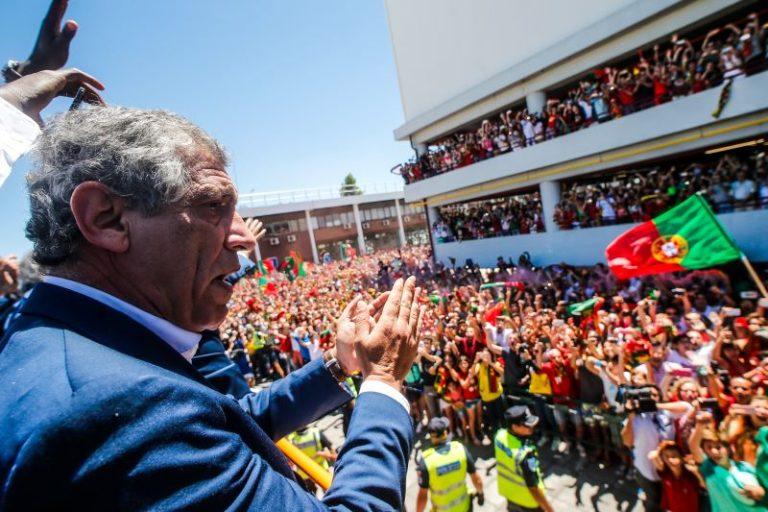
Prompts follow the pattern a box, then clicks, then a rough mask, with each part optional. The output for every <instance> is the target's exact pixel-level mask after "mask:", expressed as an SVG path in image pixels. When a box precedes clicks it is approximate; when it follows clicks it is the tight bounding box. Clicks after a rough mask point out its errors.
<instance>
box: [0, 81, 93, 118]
mask: <svg viewBox="0 0 768 512" xmlns="http://www.w3.org/2000/svg"><path fill="white" fill-rule="evenodd" d="M80 87H83V88H84V89H85V94H84V96H83V100H84V101H86V102H88V103H91V104H95V105H103V104H104V100H102V99H101V96H100V95H99V92H98V91H102V90H104V85H103V84H102V83H101V82H99V81H98V80H97V79H96V78H94V77H92V76H91V75H89V74H87V73H83V72H82V71H80V70H79V69H74V68H71V69H63V70H59V71H39V72H37V73H33V74H31V75H27V76H25V77H22V78H19V79H18V80H16V81H14V82H12V83H10V84H6V85H4V86H2V87H0V98H2V99H4V100H5V101H7V102H8V103H10V104H11V105H13V106H14V107H16V108H18V109H19V110H21V111H22V112H23V113H24V114H26V115H27V116H29V117H30V118H32V119H34V120H35V121H36V122H37V124H39V125H41V126H42V124H43V120H42V118H41V117H40V113H41V112H42V111H43V109H45V107H47V106H48V104H49V103H50V102H51V101H52V100H53V99H54V98H55V97H57V96H66V97H70V98H71V97H74V96H75V94H76V93H77V90H78V89H79V88H80Z"/></svg>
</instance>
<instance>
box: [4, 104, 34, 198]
mask: <svg viewBox="0 0 768 512" xmlns="http://www.w3.org/2000/svg"><path fill="white" fill-rule="evenodd" d="M39 134H40V127H39V126H37V123H36V122H34V121H33V120H32V119H31V118H29V117H27V116H26V115H25V114H24V113H22V112H21V110H19V109H17V108H16V107H14V106H13V105H11V104H10V103H8V102H7V101H5V100H4V99H2V98H0V185H2V184H3V182H4V181H5V179H6V178H7V177H8V176H9V175H10V174H11V167H13V164H14V162H16V160H18V159H19V157H21V155H23V154H24V153H26V152H27V151H29V148H31V147H32V144H34V142H35V139H37V136H38V135H39Z"/></svg>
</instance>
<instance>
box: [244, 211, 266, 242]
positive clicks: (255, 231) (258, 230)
mask: <svg viewBox="0 0 768 512" xmlns="http://www.w3.org/2000/svg"><path fill="white" fill-rule="evenodd" d="M263 226H264V224H263V223H262V222H261V221H260V220H259V219H257V218H256V217H251V218H250V219H248V220H246V221H245V227H246V228H247V229H248V231H250V232H251V234H252V235H253V238H254V239H255V240H256V241H257V242H258V241H259V240H261V239H262V238H264V235H266V234H267V230H266V229H264V227H263Z"/></svg>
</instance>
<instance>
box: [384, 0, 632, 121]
mask: <svg viewBox="0 0 768 512" xmlns="http://www.w3.org/2000/svg"><path fill="white" fill-rule="evenodd" d="M634 2H635V0H579V1H578V2H573V1H571V0H538V1H536V2H519V1H506V2H505V1H501V2H500V1H498V0H472V1H471V2H467V1H466V0H419V1H416V2H414V1H413V0H386V6H387V13H388V18H389V26H390V32H391V35H392V41H393V43H394V44H393V46H394V51H395V60H396V62H397V69H398V74H399V76H400V89H401V91H402V93H401V94H402V97H403V107H404V110H405V114H406V118H411V117H414V116H416V115H418V114H422V113H424V112H425V111H427V110H429V109H430V108H433V107H435V106H437V105H439V104H440V103H443V102H444V101H446V100H448V99H450V98H452V97H453V96H456V95H457V94H459V93H461V92H464V91H465V90H467V89H469V88H470V87H472V86H474V85H477V84H478V83H481V82H483V81H485V80H487V79H489V78H490V77H492V76H493V75H494V74H496V73H498V72H499V71H500V70H502V69H506V68H509V67H511V66H513V65H515V64H517V63H519V62H521V61H523V60H524V59H525V58H527V57H529V56H530V55H533V54H536V53H539V52H541V51H542V50H544V49H546V48H548V47H550V46H552V45H553V44H555V43H556V42H558V41H559V40H561V39H564V38H566V37H568V36H569V35H571V34H573V33H575V32H578V31H580V30H582V29H584V28H586V27H587V26H589V25H591V24H592V23H594V21H595V20H598V19H600V18H603V17H605V16H607V15H609V14H611V13H613V12H615V11H617V10H620V9H622V8H623V7H626V6H627V5H630V4H632V3H634ZM449 59H450V60H449ZM438 84H439V86H437V85H438Z"/></svg>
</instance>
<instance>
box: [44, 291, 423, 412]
mask: <svg viewBox="0 0 768 512" xmlns="http://www.w3.org/2000/svg"><path fill="white" fill-rule="evenodd" d="M43 281H44V282H46V283H48V284H52V285H55V286H60V287H62V288H66V289H67V290H70V291H73V292H76V293H79V294H81V295H85V296H86V297H88V298H90V299H93V300H95V301H97V302H100V303H102V304H104V305H105V306H107V307H109V308H112V309H114V310H116V311H119V312H120V313H123V314H124V315H126V316H128V317H129V318H131V319H132V320H134V321H136V322H138V323H139V324H141V325H143V326H144V327H146V328H147V329H149V330H150V331H152V332H153V333H154V334H155V335H157V337H158V338H160V339H161V340H163V341H165V342H166V343H167V344H169V345H170V346H171V347H173V349H174V350H175V351H176V352H178V353H179V354H181V355H182V356H183V357H184V359H186V360H187V361H189V362H191V361H192V356H194V355H195V352H197V346H198V345H199V344H200V339H201V338H202V335H201V334H199V333H196V332H191V331H187V330H185V329H182V328H181V327H178V326H176V325H174V324H172V323H171V322H169V321H168V320H165V319H163V318H160V317H158V316H155V315H153V314H151V313H147V312H146V311H144V310H143V309H140V308H137V307H136V306H134V305H133V304H128V303H127V302H125V301H124V300H121V299H118V298H117V297H115V296H114V295H110V294H108V293H107V292H104V291H101V290H98V289H96V288H93V287H92V286H88V285H85V284H82V283H78V282H76V281H72V280H70V279H64V278H63V277H56V276H45V277H43ZM363 393H381V394H382V395H386V396H388V397H390V398H392V399H393V400H395V401H396V402H397V403H399V404H400V405H402V406H403V407H404V408H405V410H406V412H408V414H410V412H411V406H410V404H409V403H408V400H406V399H405V396H403V394H402V393H399V392H398V391H397V390H396V389H394V388H393V387H392V386H389V385H387V384H384V383H383V382H380V381H369V380H366V381H364V382H363V384H362V385H361V386H360V393H359V394H363Z"/></svg>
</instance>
